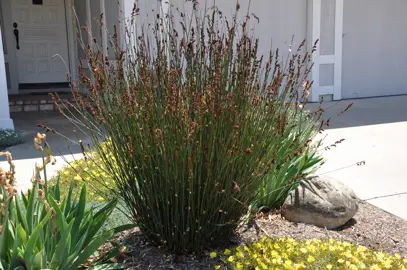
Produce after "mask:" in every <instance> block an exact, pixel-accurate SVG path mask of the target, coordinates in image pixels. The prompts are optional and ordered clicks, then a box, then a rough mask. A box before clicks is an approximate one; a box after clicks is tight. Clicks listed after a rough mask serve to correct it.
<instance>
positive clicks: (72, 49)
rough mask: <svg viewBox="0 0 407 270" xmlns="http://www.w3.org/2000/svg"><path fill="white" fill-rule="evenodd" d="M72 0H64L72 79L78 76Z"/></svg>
mask: <svg viewBox="0 0 407 270" xmlns="http://www.w3.org/2000/svg"><path fill="white" fill-rule="evenodd" d="M72 8H73V0H65V18H66V27H67V31H66V32H67V40H68V55H69V72H70V74H71V76H72V78H73V79H74V80H76V79H77V78H78V74H77V73H78V72H77V68H76V66H77V65H78V63H77V59H78V51H77V44H76V39H75V26H74V23H73V21H72V20H73V16H72V15H73V14H72Z"/></svg>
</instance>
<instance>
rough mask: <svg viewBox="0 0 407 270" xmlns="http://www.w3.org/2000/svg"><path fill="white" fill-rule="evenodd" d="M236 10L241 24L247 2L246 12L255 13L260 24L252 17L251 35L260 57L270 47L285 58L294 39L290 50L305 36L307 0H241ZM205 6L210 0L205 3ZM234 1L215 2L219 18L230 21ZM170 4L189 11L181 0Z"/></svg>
mask: <svg viewBox="0 0 407 270" xmlns="http://www.w3.org/2000/svg"><path fill="white" fill-rule="evenodd" d="M205 2H206V1H205V0H200V1H199V3H200V7H201V8H204V5H205ZM239 2H240V5H241V8H240V11H239V15H240V16H239V20H240V21H243V19H244V17H245V16H246V13H247V10H248V8H249V2H251V6H250V12H249V14H250V15H251V14H252V13H253V14H255V15H256V16H257V17H258V18H259V19H260V22H259V23H258V24H257V22H256V19H255V18H254V16H252V22H253V24H252V25H253V26H254V27H255V35H256V36H257V37H259V38H260V44H259V51H260V53H262V54H268V53H269V50H270V48H273V49H274V50H275V49H277V48H279V50H280V55H282V56H285V55H287V54H288V50H289V47H290V44H291V40H292V38H293V36H294V42H293V48H296V47H298V45H299V44H300V43H301V42H302V41H303V40H304V39H305V38H306V37H307V1H305V0H284V1H281V0H256V1H249V0H241V1H239ZM207 3H208V7H210V6H211V5H212V4H213V1H207ZM235 3H236V1H234V0H233V1H232V0H228V1H224V0H218V1H215V4H216V6H217V7H218V8H219V10H221V11H222V13H223V15H224V16H226V17H227V18H229V19H231V16H232V14H233V13H234V12H235V7H236V6H235ZM171 4H172V5H174V6H175V7H179V8H180V10H185V11H186V12H188V11H189V12H190V11H191V3H190V2H189V3H188V2H187V3H186V2H185V0H172V1H171Z"/></svg>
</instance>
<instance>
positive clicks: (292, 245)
mask: <svg viewBox="0 0 407 270" xmlns="http://www.w3.org/2000/svg"><path fill="white" fill-rule="evenodd" d="M217 256H218V255H217V254H216V253H215V252H212V253H210V257H211V258H216V257H217ZM220 256H221V257H222V259H223V261H224V262H225V264H226V265H228V266H229V267H232V268H233V269H256V270H260V269H287V270H289V269H295V270H302V269H328V270H334V269H351V270H358V269H372V270H379V269H392V270H393V269H394V270H396V269H397V270H405V269H407V259H405V258H403V257H401V256H400V255H399V254H395V255H394V256H392V255H389V254H386V253H383V252H376V251H372V250H369V249H367V248H366V247H363V246H358V245H353V244H350V243H347V242H341V241H335V240H332V239H330V240H327V241H325V240H324V241H323V240H307V241H296V240H294V239H291V238H279V239H269V238H263V239H262V240H260V241H259V242H256V243H254V244H250V245H245V246H239V247H237V248H235V249H234V250H232V251H231V250H229V249H226V250H225V252H224V253H223V255H220ZM220 268H221V266H220V265H218V266H216V267H215V269H220Z"/></svg>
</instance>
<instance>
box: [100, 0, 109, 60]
mask: <svg viewBox="0 0 407 270" xmlns="http://www.w3.org/2000/svg"><path fill="white" fill-rule="evenodd" d="M100 12H101V13H102V14H103V21H104V22H103V26H102V36H101V39H102V49H103V54H104V55H105V57H106V56H108V55H107V53H108V50H107V46H108V36H107V23H108V22H107V14H106V6H105V0H100Z"/></svg>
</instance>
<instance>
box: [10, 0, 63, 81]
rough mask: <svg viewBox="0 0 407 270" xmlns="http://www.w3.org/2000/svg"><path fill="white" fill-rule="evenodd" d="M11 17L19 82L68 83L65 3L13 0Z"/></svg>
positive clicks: (40, 0)
mask: <svg viewBox="0 0 407 270" xmlns="http://www.w3.org/2000/svg"><path fill="white" fill-rule="evenodd" d="M12 17H13V23H14V25H13V27H14V28H15V29H14V43H12V44H14V46H16V49H17V50H16V56H17V65H18V79H19V83H21V84H23V83H58V82H66V81H67V77H66V74H67V72H68V70H67V65H68V63H69V59H68V40H67V30H66V17H65V3H64V0H12ZM16 30H18V39H19V40H18V44H17V37H16ZM64 61H65V63H67V64H66V65H65V64H64Z"/></svg>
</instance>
